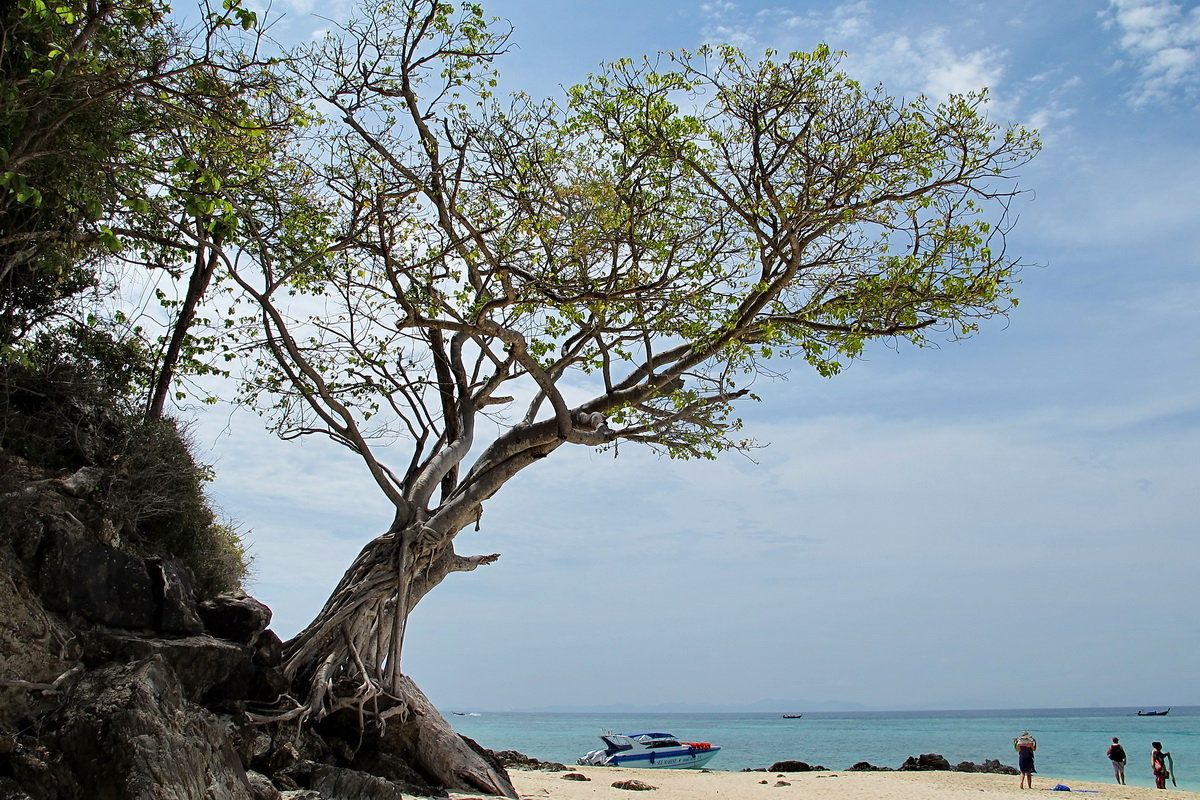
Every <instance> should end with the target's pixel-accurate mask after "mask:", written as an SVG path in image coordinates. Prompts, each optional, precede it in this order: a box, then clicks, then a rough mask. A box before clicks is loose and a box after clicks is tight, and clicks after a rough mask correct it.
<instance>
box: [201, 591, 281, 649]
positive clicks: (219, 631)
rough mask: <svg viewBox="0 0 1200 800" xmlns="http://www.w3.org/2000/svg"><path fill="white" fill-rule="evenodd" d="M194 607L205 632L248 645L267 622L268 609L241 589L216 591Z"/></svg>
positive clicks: (268, 618)
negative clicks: (215, 594) (212, 595)
mask: <svg viewBox="0 0 1200 800" xmlns="http://www.w3.org/2000/svg"><path fill="white" fill-rule="evenodd" d="M196 610H197V611H198V612H199V613H200V619H201V620H203V621H204V627H205V628H207V629H208V632H209V633H211V634H212V635H213V636H217V637H219V638H221V639H228V640H229V641H231V642H237V643H238V644H252V643H253V642H254V640H255V639H257V638H258V635H259V634H260V633H262V632H263V631H265V630H266V629H267V626H268V625H270V624H271V609H269V608H267V607H266V606H265V605H263V604H262V603H260V602H259V601H258V600H255V599H254V598H253V597H251V596H250V595H248V594H246V593H245V592H227V593H225V594H219V595H217V596H216V597H213V598H210V599H208V600H205V601H204V602H202V603H200V605H198V606H197V607H196Z"/></svg>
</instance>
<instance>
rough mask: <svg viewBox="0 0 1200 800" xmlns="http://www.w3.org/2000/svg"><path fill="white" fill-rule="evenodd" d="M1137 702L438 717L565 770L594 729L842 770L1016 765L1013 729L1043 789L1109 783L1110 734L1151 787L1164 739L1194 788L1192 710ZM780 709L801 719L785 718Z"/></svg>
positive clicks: (452, 713)
mask: <svg viewBox="0 0 1200 800" xmlns="http://www.w3.org/2000/svg"><path fill="white" fill-rule="evenodd" d="M1157 708H1162V707H1157ZM1157 708H1156V709H1155V710H1157ZM1138 710H1139V709H1138V708H1136V707H1116V708H1048V709H996V710H977V709H971V710H932V711H930V710H925V711H921V710H903V711H899V710H893V711H813V710H806V709H804V708H783V709H780V710H779V711H754V712H736V711H735V712H679V711H661V710H641V711H623V710H599V711H584V712H580V711H482V710H475V709H458V708H453V709H451V710H448V711H445V712H443V713H445V714H446V716H447V719H448V720H449V721H450V722H451V724H452V725H453V726H454V728H455V730H457V731H458V732H459V733H461V734H463V735H464V736H468V737H470V738H471V739H474V740H475V741H477V742H478V743H479V744H481V745H482V746H484V747H487V748H489V749H491V750H516V751H518V752H520V753H523V754H525V755H527V756H531V757H533V758H537V759H540V760H542V761H556V762H560V763H563V764H566V765H568V766H570V765H572V764H574V763H575V761H576V759H578V758H579V757H580V756H581V755H583V754H584V753H585V752H587V751H589V750H594V749H596V747H598V746H599V744H600V743H599V739H598V738H597V737H598V735H599V734H600V733H601V732H602V731H605V730H612V731H618V732H623V733H631V732H644V731H661V732H666V733H673V734H675V735H677V736H679V737H680V738H682V739H684V740H686V741H705V742H711V743H712V744H714V745H718V746H720V747H721V752H720V753H719V754H718V755H717V757H716V758H714V759H713V761H712V762H711V763H710V764H709V768H710V769H713V770H724V771H740V770H745V769H766V768H768V767H770V766H771V765H772V764H774V763H776V762H778V761H785V760H797V761H804V762H806V763H808V764H811V765H813V766H823V767H826V768H827V769H830V770H845V769H847V768H848V767H850V766H852V765H854V764H856V763H858V762H861V761H867V762H870V763H871V764H873V765H875V766H878V767H889V768H891V769H895V768H897V767H899V766H900V764H902V763H903V762H904V760H905V759H906V758H908V757H909V756H917V755H921V754H924V753H937V754H939V755H941V756H943V757H945V758H946V759H947V760H948V761H949V762H950V763H951V764H958V763H960V762H962V761H973V762H975V763H977V764H978V763H982V762H983V761H985V760H988V759H999V760H1000V761H1001V762H1002V763H1004V764H1009V765H1013V766H1015V765H1016V754H1015V753H1014V751H1013V747H1012V740H1013V737H1015V736H1017V735H1019V734H1020V733H1022V732H1023V731H1030V732H1031V733H1032V734H1033V735H1034V736H1035V737H1036V738H1037V740H1038V751H1037V760H1036V769H1037V775H1036V776H1035V780H1036V781H1040V782H1041V783H1044V784H1046V786H1044V787H1042V788H1049V787H1050V786H1051V785H1053V784H1054V783H1058V782H1065V783H1067V784H1068V785H1069V781H1071V780H1088V781H1099V782H1111V781H1112V767H1111V764H1110V763H1109V761H1108V759H1107V757H1106V756H1105V752H1106V750H1107V748H1108V745H1109V744H1110V743H1111V741H1112V737H1113V736H1116V737H1118V738H1120V740H1121V743H1122V744H1123V745H1124V746H1125V749H1126V752H1127V753H1128V757H1129V764H1128V766H1127V768H1126V782H1127V783H1129V784H1130V785H1133V786H1153V785H1154V782H1153V778H1152V775H1151V772H1150V766H1149V763H1150V749H1151V746H1150V743H1151V742H1152V741H1161V742H1163V744H1164V746H1165V747H1164V749H1165V750H1167V751H1169V752H1171V753H1172V754H1173V757H1174V761H1175V766H1176V772H1177V775H1176V781H1177V784H1178V788H1180V789H1189V790H1192V791H1200V706H1179V707H1171V713H1170V714H1169V715H1166V716H1155V717H1150V716H1146V717H1139V716H1137V712H1138ZM1146 710H1150V708H1149V707H1146ZM784 714H802V715H803V716H802V717H800V718H799V719H786V718H784V717H783V715H784ZM1014 780H1016V778H1015V776H1014ZM1168 785H1170V784H1168Z"/></svg>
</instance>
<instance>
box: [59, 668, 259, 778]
mask: <svg viewBox="0 0 1200 800" xmlns="http://www.w3.org/2000/svg"><path fill="white" fill-rule="evenodd" d="M56 738H57V744H58V751H59V753H61V758H62V760H63V762H64V764H65V765H66V766H68V767H69V768H70V770H71V772H73V773H74V776H75V778H76V779H77V780H78V782H79V783H80V784H81V785H83V786H86V787H88V788H89V794H88V796H89V797H90V798H94V800H194V798H205V799H206V800H252V795H251V791H250V782H249V780H248V779H247V777H246V773H245V770H244V769H243V768H242V765H241V762H240V761H239V760H238V758H237V755H236V753H235V752H234V750H233V747H232V745H231V743H230V741H229V738H228V736H227V734H226V729H225V726H224V725H223V724H222V723H221V721H220V720H219V719H218V718H217V717H216V716H215V715H213V714H212V713H210V712H209V711H206V710H205V709H203V708H200V707H199V706H196V705H194V704H192V703H189V702H188V701H187V700H185V699H184V696H183V691H182V689H181V688H180V686H179V682H178V680H177V679H176V678H175V675H174V673H172V672H171V670H170V668H169V667H168V666H167V664H166V662H165V661H164V660H163V659H162V658H161V657H154V658H149V659H146V660H143V661H137V662H134V663H132V664H124V665H119V666H113V667H108V668H106V669H102V670H98V671H96V672H93V673H90V674H89V675H87V676H86V677H84V678H83V680H81V681H80V682H79V684H78V685H77V686H76V687H75V689H74V690H73V691H72V692H71V696H70V697H69V702H68V704H67V706H66V709H65V711H64V714H63V719H62V726H61V729H60V730H59V731H58V735H57V737H56Z"/></svg>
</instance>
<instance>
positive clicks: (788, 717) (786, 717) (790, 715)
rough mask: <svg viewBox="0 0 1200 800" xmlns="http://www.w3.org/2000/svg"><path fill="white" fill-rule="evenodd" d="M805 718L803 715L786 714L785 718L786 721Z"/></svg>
mask: <svg viewBox="0 0 1200 800" xmlns="http://www.w3.org/2000/svg"><path fill="white" fill-rule="evenodd" d="M803 716H804V715H803V714H784V715H783V718H784V719H800V718H801V717H803Z"/></svg>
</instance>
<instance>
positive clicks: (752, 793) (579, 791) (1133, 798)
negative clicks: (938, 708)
mask: <svg viewBox="0 0 1200 800" xmlns="http://www.w3.org/2000/svg"><path fill="white" fill-rule="evenodd" d="M508 772H509V776H510V777H511V778H512V782H513V786H514V787H516V790H517V793H518V794H519V795H520V797H522V798H524V799H525V800H632V799H633V798H637V797H639V795H640V796H641V797H642V798H643V799H644V800H650V798H653V800H797V798H804V799H805V800H807V799H808V798H821V800H958V799H960V798H968V797H969V798H973V800H987V798H993V797H995V798H1000V797H1011V796H1018V797H1020V796H1026V793H1027V792H1029V791H1030V790H1029V789H1021V788H1019V787H1018V777H1017V776H1015V775H993V774H987V773H976V772H944V771H921V772H915V771H914V772H900V771H889V772H848V771H836V770H835V771H829V772H789V773H780V772H722V771H720V770H694V769H635V768H630V767H585V766H576V767H570V768H569V769H568V772H546V771H542V770H524V769H515V768H510V769H509V771H508ZM570 773H578V774H582V775H584V776H586V777H587V778H588V780H587V781H580V780H568V779H564V777H563V776H564V775H567V774H570ZM626 780H636V781H641V782H642V783H645V784H648V785H650V786H652V787H655V788H654V793H653V794H652V795H648V796H647V795H645V794H640V793H639V792H637V791H631V790H628V789H618V788H615V787H613V785H612V784H613V782H614V781H626ZM1058 784H1063V785H1065V786H1068V787H1070V788H1071V790H1072V791H1074V792H1078V793H1081V794H1083V793H1087V794H1088V796H1095V797H1096V798H1098V799H1100V798H1102V799H1104V800H1153V799H1154V798H1159V799H1160V800H1161V799H1162V798H1164V797H1171V798H1179V800H1200V792H1193V791H1188V790H1186V789H1171V788H1168V789H1166V790H1160V789H1153V788H1149V787H1145V786H1128V785H1126V786H1121V785H1118V784H1116V783H1097V782H1093V781H1076V780H1070V779H1060V778H1056V777H1054V776H1048V777H1041V776H1035V778H1034V788H1033V791H1034V792H1041V791H1048V790H1050V789H1052V788H1053V787H1054V786H1056V785H1058ZM1063 794H1066V793H1065V792H1064V793H1063ZM451 796H452V797H453V798H456V800H467V798H470V797H478V794H474V795H473V794H471V793H466V792H464V793H453V794H452V795H451ZM1034 796H1037V795H1034Z"/></svg>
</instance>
